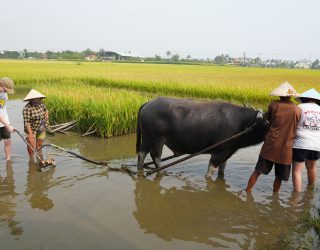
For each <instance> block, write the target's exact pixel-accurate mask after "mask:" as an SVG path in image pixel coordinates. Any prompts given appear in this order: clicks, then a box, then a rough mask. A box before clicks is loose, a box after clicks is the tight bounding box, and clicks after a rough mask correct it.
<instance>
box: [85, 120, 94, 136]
mask: <svg viewBox="0 0 320 250" xmlns="http://www.w3.org/2000/svg"><path fill="white" fill-rule="evenodd" d="M95 124H96V122H94V123H93V124H92V125H91V126H90V128H89V129H88V130H87V131H86V132H85V134H86V133H88V132H89V131H90V130H91V129H92V128H93V126H94V125H95Z"/></svg>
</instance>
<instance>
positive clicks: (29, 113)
mask: <svg viewBox="0 0 320 250" xmlns="http://www.w3.org/2000/svg"><path fill="white" fill-rule="evenodd" d="M47 110H48V109H47V108H46V106H45V105H44V104H43V103H40V104H39V105H36V106H33V105H32V104H31V102H29V103H28V104H27V105H26V106H24V108H23V111H22V114H23V121H24V131H25V132H26V133H28V131H27V128H26V126H27V125H28V124H29V125H30V127H31V130H32V132H33V133H34V134H39V133H41V132H42V131H43V130H44V129H45V127H47V126H48V125H49V122H48V121H46V120H45V113H46V111H47Z"/></svg>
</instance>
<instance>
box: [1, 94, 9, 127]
mask: <svg viewBox="0 0 320 250" xmlns="http://www.w3.org/2000/svg"><path fill="white" fill-rule="evenodd" d="M7 101H8V94H7V93H0V116H2V118H4V119H5V121H6V122H7V123H8V124H10V121H9V116H8V112H7V105H6V103H7ZM0 127H4V125H3V124H2V123H1V122H0Z"/></svg>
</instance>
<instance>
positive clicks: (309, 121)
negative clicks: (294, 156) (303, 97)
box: [293, 103, 320, 151]
mask: <svg viewBox="0 0 320 250" xmlns="http://www.w3.org/2000/svg"><path fill="white" fill-rule="evenodd" d="M299 107H300V108H301V110H302V113H301V118H300V121H299V123H298V127H297V133H296V139H295V140H294V143H293V147H294V148H300V149H309V150H315V151H320V106H319V105H317V104H315V103H301V104H300V105H299Z"/></svg>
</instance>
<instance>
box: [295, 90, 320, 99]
mask: <svg viewBox="0 0 320 250" xmlns="http://www.w3.org/2000/svg"><path fill="white" fill-rule="evenodd" d="M299 97H300V98H308V99H314V100H319V101H320V93H319V92H318V91H316V90H315V89H309V90H307V91H305V92H303V93H302V94H301V95H300V96H299ZM299 97H298V98H296V100H297V101H299V102H302V101H301V99H300V98H299Z"/></svg>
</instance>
